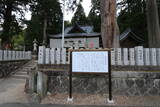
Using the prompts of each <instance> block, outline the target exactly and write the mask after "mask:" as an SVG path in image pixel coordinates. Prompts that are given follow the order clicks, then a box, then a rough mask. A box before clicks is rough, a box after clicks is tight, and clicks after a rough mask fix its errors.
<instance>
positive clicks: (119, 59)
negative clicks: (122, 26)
mask: <svg viewBox="0 0 160 107" xmlns="http://www.w3.org/2000/svg"><path fill="white" fill-rule="evenodd" d="M117 65H122V50H121V48H117Z"/></svg>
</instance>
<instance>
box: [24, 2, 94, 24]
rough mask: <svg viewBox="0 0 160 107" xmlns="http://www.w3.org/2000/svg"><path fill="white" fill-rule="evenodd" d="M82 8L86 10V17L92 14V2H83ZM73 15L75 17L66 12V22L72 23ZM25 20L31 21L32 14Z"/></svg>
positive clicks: (27, 15) (28, 14) (26, 15)
mask: <svg viewBox="0 0 160 107" xmlns="http://www.w3.org/2000/svg"><path fill="white" fill-rule="evenodd" d="M82 6H83V8H84V11H85V13H86V16H88V14H89V12H90V9H91V0H83V2H82ZM73 15H74V12H65V20H66V21H71V19H72V17H73ZM25 18H26V19H27V20H30V19H31V12H26V14H25Z"/></svg>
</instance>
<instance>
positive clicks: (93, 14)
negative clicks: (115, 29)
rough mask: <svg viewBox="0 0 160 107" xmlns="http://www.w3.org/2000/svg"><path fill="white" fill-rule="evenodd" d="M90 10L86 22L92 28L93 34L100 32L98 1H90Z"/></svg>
mask: <svg viewBox="0 0 160 107" xmlns="http://www.w3.org/2000/svg"><path fill="white" fill-rule="evenodd" d="M91 2H92V8H91V11H90V13H89V15H88V20H89V22H90V24H91V25H93V26H94V31H95V32H101V13H100V1H99V0H92V1H91Z"/></svg>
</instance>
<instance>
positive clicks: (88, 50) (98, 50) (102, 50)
mask: <svg viewBox="0 0 160 107" xmlns="http://www.w3.org/2000/svg"><path fill="white" fill-rule="evenodd" d="M104 51H106V52H108V68H107V69H108V72H73V71H72V61H73V59H72V58H73V56H72V55H73V52H104ZM69 52H70V71H69V98H68V101H72V99H73V98H72V74H107V75H108V77H109V78H108V79H109V99H108V101H109V102H112V101H113V100H112V79H111V49H75V50H73V49H71V50H69Z"/></svg>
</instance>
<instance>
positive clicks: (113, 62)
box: [111, 48, 116, 65]
mask: <svg viewBox="0 0 160 107" xmlns="http://www.w3.org/2000/svg"><path fill="white" fill-rule="evenodd" d="M111 65H116V57H115V48H113V49H112V51H111Z"/></svg>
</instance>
